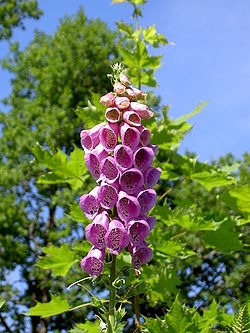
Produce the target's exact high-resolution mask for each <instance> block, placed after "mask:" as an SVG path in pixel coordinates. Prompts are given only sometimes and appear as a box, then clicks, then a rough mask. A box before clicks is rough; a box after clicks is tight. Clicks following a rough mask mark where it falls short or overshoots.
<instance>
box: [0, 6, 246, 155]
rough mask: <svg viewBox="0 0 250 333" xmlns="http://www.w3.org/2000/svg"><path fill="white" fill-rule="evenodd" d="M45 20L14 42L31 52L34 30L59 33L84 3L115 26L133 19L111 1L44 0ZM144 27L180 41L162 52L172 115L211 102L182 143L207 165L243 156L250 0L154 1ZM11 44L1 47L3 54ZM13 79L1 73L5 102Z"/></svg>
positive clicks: (165, 98)
mask: <svg viewBox="0 0 250 333" xmlns="http://www.w3.org/2000/svg"><path fill="white" fill-rule="evenodd" d="M39 4H40V7H41V8H42V9H43V11H44V15H43V17H42V18H41V19H40V20H39V21H35V20H26V21H25V24H26V26H27V29H26V30H25V31H21V30H19V29H17V30H15V33H14V38H13V39H14V40H19V42H20V44H21V46H22V47H25V46H26V45H27V44H28V43H29V41H30V40H31V39H32V36H33V31H34V29H36V28H37V29H38V30H40V31H44V32H46V33H50V34H52V33H53V32H54V31H55V30H56V28H57V26H58V25H59V20H60V18H63V17H64V16H65V15H66V14H67V15H73V14H74V13H76V11H77V10H78V8H79V7H80V6H82V7H83V9H84V10H85V13H86V15H87V16H88V17H89V18H97V17H99V18H100V19H102V20H103V21H105V22H107V24H108V25H109V26H110V27H111V28H115V22H116V21H119V20H120V19H122V20H124V21H126V22H130V20H131V13H132V7H130V6H129V5H128V4H113V5H112V4H111V0H72V1H69V0H60V1H59V0H53V1H51V0H41V1H39ZM140 23H141V25H142V26H143V27H146V26H149V25H152V24H156V28H157V30H158V32H159V33H163V34H164V35H165V36H166V37H167V38H168V40H170V41H171V42H173V43H174V45H169V46H165V47H163V48H161V49H160V50H159V53H160V54H163V55H164V57H163V61H162V67H161V68H160V69H159V70H158V71H157V75H156V76H157V79H158V83H159V87H158V88H157V89H156V90H155V92H156V93H157V94H159V95H160V96H161V98H162V102H164V103H166V104H170V105H171V110H170V116H171V117H178V116H180V115H182V114H185V113H188V112H190V111H192V110H193V109H194V108H195V106H196V105H197V104H198V103H199V102H200V101H208V105H207V106H206V108H205V109H203V111H202V112H201V113H200V114H198V115H196V116H195V117H193V118H192V119H190V122H191V123H192V124H193V125H194V128H193V130H192V131H191V132H190V133H189V134H188V135H187V137H186V138H185V139H184V141H183V143H182V145H181V149H180V151H181V152H184V151H185V150H186V149H188V150H189V151H193V152H195V153H197V155H198V157H199V159H200V160H201V161H204V160H211V159H212V158H218V157H219V156H222V155H225V154H226V153H228V152H232V153H233V154H234V155H235V156H236V157H239V158H240V157H241V156H242V154H243V153H244V152H245V151H249V147H250V146H249V145H250V143H249V142H250V38H249V35H250V1H249V0H241V1H235V0H219V1H218V0H202V1H201V0H189V1H186V0H148V3H147V5H145V6H144V10H143V19H142V20H141V22H140ZM7 50H8V46H7V43H5V42H2V43H1V49H0V57H3V56H4V55H6V53H7ZM9 79H10V77H9V74H8V73H7V72H6V71H4V72H3V71H2V70H0V80H1V81H0V82H1V89H0V98H2V97H5V96H7V95H8V94H9V92H10V84H9Z"/></svg>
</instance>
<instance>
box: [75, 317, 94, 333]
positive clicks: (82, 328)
mask: <svg viewBox="0 0 250 333" xmlns="http://www.w3.org/2000/svg"><path fill="white" fill-rule="evenodd" d="M99 326H100V322H98V321H97V320H96V321H94V322H92V321H86V323H84V324H78V325H76V326H75V327H74V328H72V329H71V330H70V331H69V333H90V332H91V333H100V329H99Z"/></svg>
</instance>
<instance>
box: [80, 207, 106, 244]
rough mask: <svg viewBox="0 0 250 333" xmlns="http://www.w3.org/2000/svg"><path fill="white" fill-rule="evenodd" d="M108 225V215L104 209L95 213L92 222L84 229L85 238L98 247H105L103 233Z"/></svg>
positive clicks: (104, 233)
mask: <svg viewBox="0 0 250 333" xmlns="http://www.w3.org/2000/svg"><path fill="white" fill-rule="evenodd" d="M108 226H109V216H108V213H107V212H106V211H103V212H102V213H100V214H98V215H96V217H95V218H94V220H93V222H92V223H90V224H88V225H87V226H86V228H85V230H84V233H85V237H86V239H87V240H88V241H89V242H90V243H92V244H93V245H94V246H95V247H96V248H98V249H104V248H105V247H106V243H105V235H106V233H107V230H108Z"/></svg>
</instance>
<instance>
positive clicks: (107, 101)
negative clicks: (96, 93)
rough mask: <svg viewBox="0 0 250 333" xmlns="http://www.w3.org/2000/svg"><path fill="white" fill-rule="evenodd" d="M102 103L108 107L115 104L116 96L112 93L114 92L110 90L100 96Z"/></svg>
mask: <svg viewBox="0 0 250 333" xmlns="http://www.w3.org/2000/svg"><path fill="white" fill-rule="evenodd" d="M100 103H101V104H102V105H104V106H106V107H107V108H109V107H111V106H114V105H115V96H114V95H113V94H112V92H109V93H108V94H106V95H104V96H102V97H101V98H100Z"/></svg>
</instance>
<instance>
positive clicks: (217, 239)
mask: <svg viewBox="0 0 250 333" xmlns="http://www.w3.org/2000/svg"><path fill="white" fill-rule="evenodd" d="M204 240H205V241H206V242H207V243H208V244H209V245H211V246H213V247H215V248H216V249H217V250H218V251H222V252H231V251H239V250H241V249H242V243H241V242H240V240H239V235H238V233H237V232H236V230H235V225H234V222H233V220H232V219H230V218H228V219H226V220H225V221H224V222H222V223H221V224H220V226H219V228H218V230H216V231H205V236H204Z"/></svg>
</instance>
